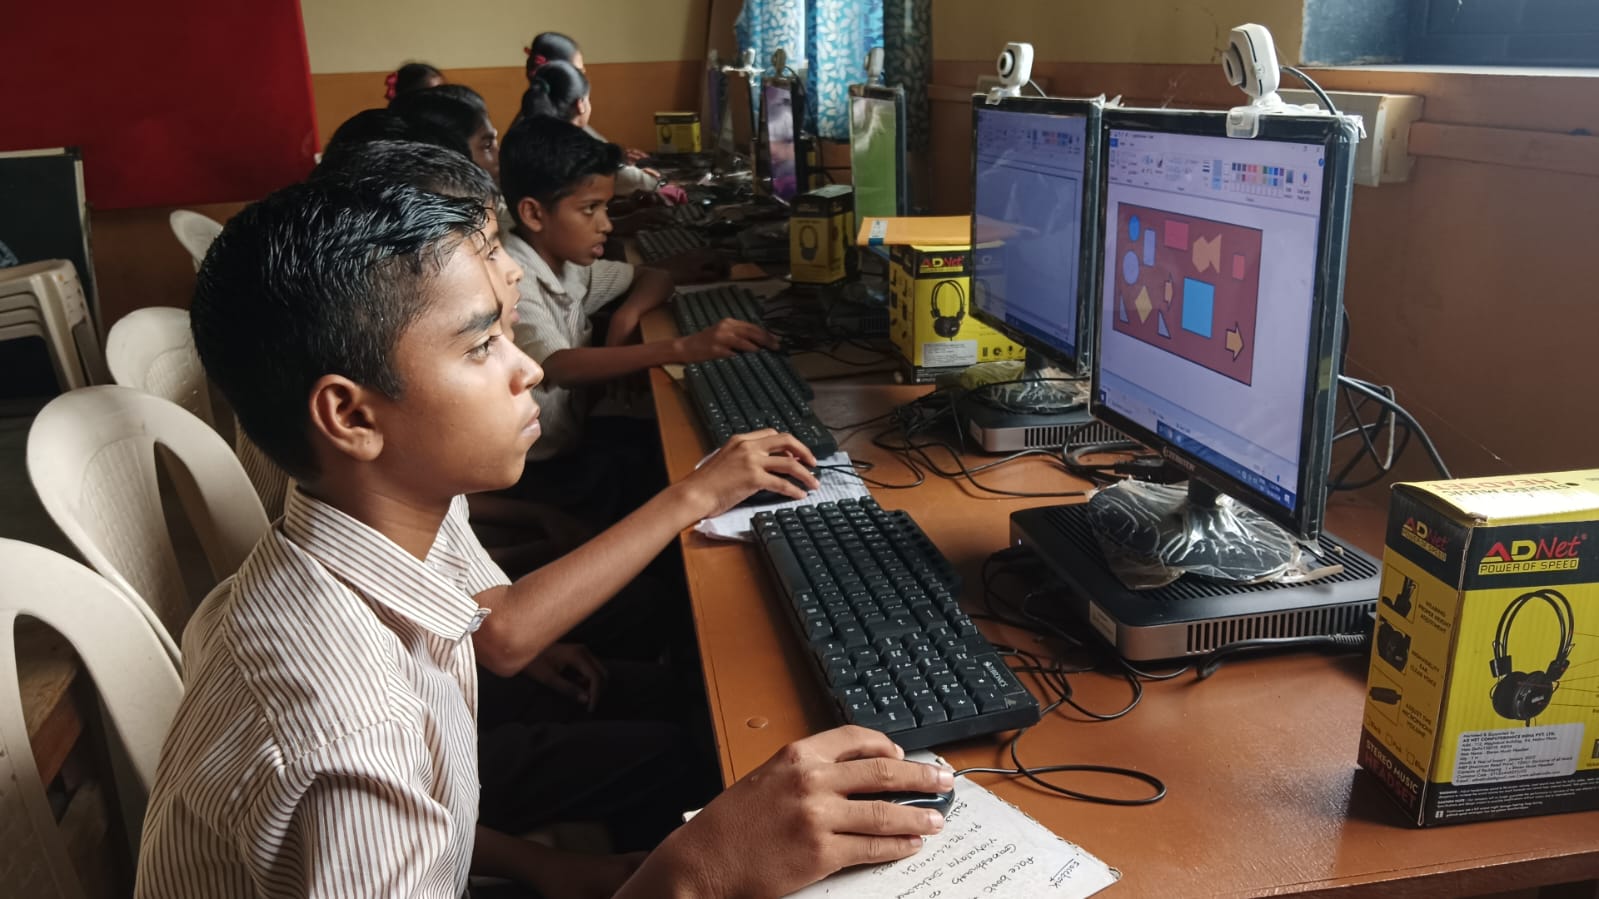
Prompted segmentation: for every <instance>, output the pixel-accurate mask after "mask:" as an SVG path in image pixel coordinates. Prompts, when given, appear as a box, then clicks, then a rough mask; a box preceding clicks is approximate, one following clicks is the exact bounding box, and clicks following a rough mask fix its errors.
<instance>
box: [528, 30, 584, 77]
mask: <svg viewBox="0 0 1599 899" xmlns="http://www.w3.org/2000/svg"><path fill="white" fill-rule="evenodd" d="M581 49H582V48H580V47H578V45H577V41H574V40H572V39H571V38H569V37H567V36H566V35H564V34H562V33H560V32H559V31H545V32H541V33H540V34H539V35H538V37H535V38H534V39H533V43H531V44H529V45H528V48H527V80H528V81H532V80H533V73H534V72H537V71H538V70H539V67H540V66H543V65H545V64H546V63H551V62H556V61H560V62H571V61H572V57H574V56H576V55H577V54H578V53H579V52H580V50H581Z"/></svg>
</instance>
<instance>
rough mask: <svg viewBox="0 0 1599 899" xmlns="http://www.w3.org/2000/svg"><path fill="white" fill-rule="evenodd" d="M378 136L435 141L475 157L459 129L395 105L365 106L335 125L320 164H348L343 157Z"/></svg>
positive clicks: (419, 141)
mask: <svg viewBox="0 0 1599 899" xmlns="http://www.w3.org/2000/svg"><path fill="white" fill-rule="evenodd" d="M375 140H404V141H415V142H417V143H423V144H431V145H433V146H435V147H443V148H444V149H446V150H450V151H452V152H455V153H459V154H461V155H462V156H464V157H466V158H467V159H469V160H470V159H471V158H472V147H471V144H470V143H469V142H468V141H467V140H465V139H462V138H461V137H458V136H457V135H456V134H455V132H453V131H450V130H448V129H445V128H440V127H438V126H436V125H434V124H432V123H431V122H427V121H422V120H420V119H415V120H413V119H408V118H406V117H405V116H402V115H400V114H399V113H398V112H395V111H394V110H392V109H363V110H361V111H360V112H358V113H356V114H355V115H353V116H350V117H349V118H348V119H346V120H345V121H344V124H342V125H340V126H339V127H338V128H336V129H334V131H333V136H332V137H329V138H328V142H327V145H326V146H324V147H323V148H322V163H321V165H319V166H318V167H317V169H318V171H320V170H321V169H322V168H324V167H330V168H345V167H346V164H345V163H344V162H342V161H341V159H340V157H342V156H344V155H346V154H348V153H350V152H352V151H353V150H355V149H356V148H359V147H360V146H361V145H363V144H368V143H371V142H372V141H375Z"/></svg>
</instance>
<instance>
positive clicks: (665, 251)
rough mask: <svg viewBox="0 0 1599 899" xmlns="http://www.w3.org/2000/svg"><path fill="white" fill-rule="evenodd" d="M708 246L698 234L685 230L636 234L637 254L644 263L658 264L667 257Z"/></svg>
mask: <svg viewBox="0 0 1599 899" xmlns="http://www.w3.org/2000/svg"><path fill="white" fill-rule="evenodd" d="M708 245H709V244H708V243H707V242H706V240H705V238H704V236H702V235H701V234H700V233H699V232H697V231H689V230H687V229H686V228H662V229H661V230H659V231H640V232H639V234H638V254H639V258H641V259H643V260H644V261H645V262H660V261H661V260H662V259H665V258H667V257H669V256H676V255H677V254H678V253H684V252H687V251H689V250H695V249H700V248H702V247H705V246H708Z"/></svg>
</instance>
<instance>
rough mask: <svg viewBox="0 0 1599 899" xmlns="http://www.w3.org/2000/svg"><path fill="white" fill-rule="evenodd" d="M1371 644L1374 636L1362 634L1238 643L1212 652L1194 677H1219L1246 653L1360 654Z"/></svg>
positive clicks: (1280, 638)
mask: <svg viewBox="0 0 1599 899" xmlns="http://www.w3.org/2000/svg"><path fill="white" fill-rule="evenodd" d="M1370 641H1371V635H1370V634H1366V633H1359V634H1316V635H1311V636H1306V637H1259V638H1256V639H1254V640H1238V641H1236V642H1234V643H1228V644H1226V645H1224V646H1218V647H1216V648H1215V649H1213V650H1211V651H1210V652H1209V653H1207V654H1206V655H1205V657H1204V661H1202V662H1200V663H1199V667H1198V668H1196V669H1195V671H1194V674H1195V676H1196V677H1198V678H1199V679H1200V680H1204V679H1205V678H1207V677H1210V676H1211V675H1212V674H1215V673H1216V669H1217V668H1220V667H1221V665H1222V663H1223V662H1225V661H1227V659H1228V658H1229V657H1231V656H1235V655H1238V654H1240V653H1247V652H1263V651H1265V650H1269V649H1284V648H1299V647H1327V648H1331V649H1345V650H1359V649H1364V648H1365V647H1366V644H1367V643H1369V642H1370Z"/></svg>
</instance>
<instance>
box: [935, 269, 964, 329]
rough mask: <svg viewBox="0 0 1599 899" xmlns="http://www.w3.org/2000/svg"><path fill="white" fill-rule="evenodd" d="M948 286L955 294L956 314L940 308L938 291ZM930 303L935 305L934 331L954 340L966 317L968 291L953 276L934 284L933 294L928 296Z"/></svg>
mask: <svg viewBox="0 0 1599 899" xmlns="http://www.w3.org/2000/svg"><path fill="white" fill-rule="evenodd" d="M946 286H948V288H949V289H950V290H951V291H953V292H954V294H955V314H954V315H945V314H944V313H943V311H942V310H941V309H939V308H938V292H939V291H941V290H943V289H944V288H945V287H946ZM928 305H929V306H931V307H933V308H932V312H933V333H934V334H937V335H938V336H939V337H942V338H944V339H945V340H954V339H955V335H956V334H959V333H960V332H961V322H962V321H963V320H965V318H966V291H964V290H961V286H960V284H959V283H957V282H956V281H955V280H954V279H953V278H945V279H944V280H942V281H940V282H938V283H937V284H934V285H933V295H932V296H931V297H929V298H928Z"/></svg>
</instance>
